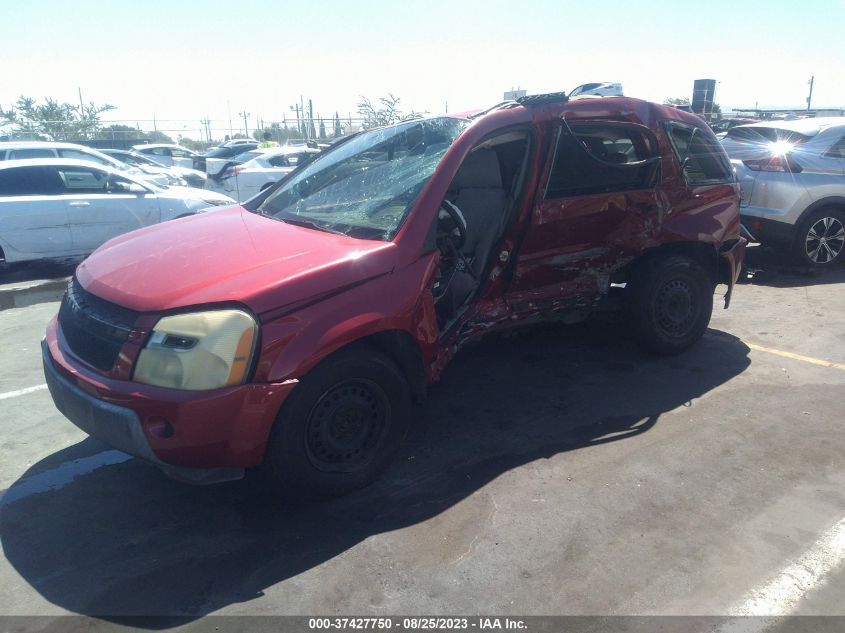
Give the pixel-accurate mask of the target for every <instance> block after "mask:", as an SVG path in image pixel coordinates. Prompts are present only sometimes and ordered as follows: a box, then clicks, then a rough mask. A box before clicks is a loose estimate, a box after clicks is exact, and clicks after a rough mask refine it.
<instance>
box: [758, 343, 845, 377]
mask: <svg viewBox="0 0 845 633" xmlns="http://www.w3.org/2000/svg"><path fill="white" fill-rule="evenodd" d="M743 342H744V343H745V344H746V345H747V346H748V347H749V348H751V349H753V350H757V351H758V352H766V353H767V354H775V355H777V356H783V357H784V358H791V359H792V360H800V361H804V362H805V363H810V364H811V365H819V366H820V367H832V368H833V369H843V370H845V365H843V364H842V363H833V362H831V361H829V360H821V359H820V358H813V357H812V356H803V355H801V354H793V353H792V352H785V351H783V350H780V349H774V348H772V347H765V346H763V345H757V344H756V343H749V342H748V341H743Z"/></svg>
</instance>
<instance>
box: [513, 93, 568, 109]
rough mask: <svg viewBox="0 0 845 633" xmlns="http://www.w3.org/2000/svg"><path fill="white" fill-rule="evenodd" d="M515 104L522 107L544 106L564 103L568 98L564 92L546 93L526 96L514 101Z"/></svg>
mask: <svg viewBox="0 0 845 633" xmlns="http://www.w3.org/2000/svg"><path fill="white" fill-rule="evenodd" d="M516 101H517V103H519V104H520V105H524V106H535V105H545V104H547V103H566V102H567V101H569V97H567V96H566V93H565V92H547V93H545V94H539V95H526V96H524V97H520V98H519V99H517V100H516Z"/></svg>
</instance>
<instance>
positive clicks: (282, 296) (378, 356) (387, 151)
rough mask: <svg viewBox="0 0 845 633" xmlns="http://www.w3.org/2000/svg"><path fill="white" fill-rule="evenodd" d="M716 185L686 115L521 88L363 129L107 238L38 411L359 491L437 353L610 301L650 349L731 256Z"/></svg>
mask: <svg viewBox="0 0 845 633" xmlns="http://www.w3.org/2000/svg"><path fill="white" fill-rule="evenodd" d="M739 230H740V225H739V207H738V186H737V184H736V182H735V178H734V174H733V171H732V170H731V167H730V163H729V161H728V158H727V156H726V155H725V154H724V152H723V150H722V148H721V146H720V144H719V143H718V141H717V140H716V138H715V137H714V135H713V133H712V132H711V131H710V130H709V129H708V127H707V125H706V124H705V123H704V122H703V121H702V120H701V119H699V118H697V117H695V116H693V115H691V114H687V113H685V112H681V111H680V110H677V109H675V108H672V107H664V106H661V105H656V104H653V103H647V102H644V101H639V100H636V99H628V98H621V97H620V98H616V97H613V98H601V99H599V98H596V99H582V100H573V101H567V99H566V97H565V96H563V95H539V96H534V97H528V98H523V99H522V100H521V101H520V102H506V103H502V104H499V105H497V106H495V107H493V108H490V109H489V110H485V111H483V112H477V113H473V114H464V115H449V116H443V117H433V118H426V119H417V120H412V121H408V122H404V123H400V124H397V125H393V126H390V127H385V128H380V129H375V130H370V131H367V132H364V133H361V134H358V135H355V136H353V137H351V138H349V139H348V140H346V141H344V142H342V143H339V144H337V145H336V146H335V147H333V148H332V149H331V150H329V151H327V152H326V153H325V154H323V155H322V156H320V157H319V158H317V159H316V160H314V161H312V162H311V163H309V164H307V165H304V166H302V167H301V168H299V169H298V170H296V171H295V172H293V173H292V174H290V175H288V176H287V177H285V178H284V179H283V180H282V181H280V182H279V183H277V185H275V186H274V187H273V188H271V189H270V190H269V191H267V192H265V193H263V194H261V195H259V196H258V197H256V198H253V199H251V200H249V201H248V202H246V203H245V204H244V205H243V206H235V207H231V208H227V209H223V210H220V211H216V212H214V213H206V214H202V215H200V216H196V217H191V218H186V219H183V220H175V221H172V222H168V223H165V224H162V225H157V226H152V227H149V228H145V229H141V230H140V231H135V232H133V233H130V234H128V235H124V236H122V237H119V238H117V239H114V240H112V241H111V242H108V243H107V244H106V245H104V246H103V247H101V248H100V249H99V250H97V251H96V252H95V253H94V254H93V255H91V256H90V257H89V258H88V259H87V260H86V261H85V262H84V263H83V264H81V265H80V266H79V268H78V269H77V271H76V275H75V277H74V278H73V280H72V281H71V283H70V285H69V288H68V291H67V294H66V296H65V297H64V299H63V301H62V304H61V309H60V311H59V314H58V316H57V318H56V319H54V320H53V321H52V322H51V323H50V325H49V327H48V330H47V336H46V339H45V342H44V345H43V352H44V368H45V373H46V376H47V382H48V384H49V387H50V392H51V394H52V396H53V400H54V401H55V403H56V405H57V407H58V408H59V409H60V410H61V411H62V412H63V413H64V414H65V415H66V416H67V417H68V418H70V420H71V421H72V422H74V423H75V424H76V425H77V426H79V427H80V428H82V429H83V430H85V431H86V432H88V433H90V434H91V435H93V436H94V437H97V438H99V439H101V440H103V441H104V442H106V443H107V444H110V445H112V446H114V447H116V448H118V449H120V450H123V451H126V452H128V453H131V454H132V455H136V456H138V457H140V458H142V459H145V460H147V461H150V462H153V463H155V464H157V465H158V466H159V467H161V468H162V469H163V470H164V471H166V472H167V473H169V474H171V475H173V476H175V477H177V478H181V479H185V480H190V481H194V482H210V481H219V480H222V479H230V478H235V477H238V476H241V475H242V474H243V472H244V469H246V468H250V467H255V466H262V467H263V468H264V470H265V471H266V473H267V475H268V476H269V477H270V478H271V479H272V480H273V481H274V482H275V483H276V484H277V485H278V486H279V487H280V488H281V489H282V490H283V491H284V492H286V493H288V494H295V495H309V496H325V495H332V494H340V493H343V492H346V491H349V490H351V489H354V488H357V487H360V486H363V485H366V484H367V483H369V482H370V481H372V480H373V479H374V478H375V477H376V476H377V474H378V473H379V472H380V471H381V470H382V469H384V467H385V466H386V465H387V464H388V462H389V460H390V458H391V456H392V455H393V454H394V453H395V451H396V449H397V447H398V446H399V444H400V442H401V440H402V438H403V436H404V435H405V431H406V429H407V427H408V424H409V421H410V419H411V406H412V404H411V403H412V401H413V400H418V399H421V398H423V396H424V395H425V393H426V387H427V385H429V384H430V383H432V382H434V381H436V380H437V379H438V377H439V376H440V374H441V372H442V371H443V369H444V367H445V366H446V365H447V364H448V363H449V361H450V360H451V359H452V357H453V356H454V354H455V352H456V351H457V350H458V349H459V348H460V347H461V346H462V345H463V344H465V343H467V342H468V341H470V340H472V339H476V338H478V337H480V336H483V335H484V334H486V333H487V332H492V331H496V330H500V329H503V328H508V327H512V326H514V325H516V324H527V323H533V322H536V321H538V320H554V321H560V322H566V323H572V322H575V321H580V320H583V319H586V318H587V317H588V316H589V315H590V314H592V313H594V312H596V311H605V310H618V311H622V312H623V313H624V314H625V322H626V323H627V324H629V325H630V328H631V330H632V332H633V334H634V336H635V337H636V338H637V339H638V340H639V341H640V342H641V343H642V345H643V346H644V347H645V348H647V349H648V350H650V351H653V352H657V353H676V352H680V351H682V350H685V349H687V348H688V347H689V346H691V345H692V344H693V343H695V342H696V341H697V340H698V339H699V338H700V337H701V336H702V334H703V332H704V331H705V329H706V327H707V324H708V322H709V319H710V313H711V310H712V306H713V293H714V288H715V285H716V284H717V283H720V282H721V283H724V284H727V286H728V292H727V294H726V297H725V307H727V305H728V301H729V299H730V294H731V293H730V290H731V288H732V287H733V284H734V282H735V281H736V277H737V273H738V270H739V269H740V265H741V262H742V257H743V253H744V249H745V241H744V240H743V239H742V238H741V237H740V235H739Z"/></svg>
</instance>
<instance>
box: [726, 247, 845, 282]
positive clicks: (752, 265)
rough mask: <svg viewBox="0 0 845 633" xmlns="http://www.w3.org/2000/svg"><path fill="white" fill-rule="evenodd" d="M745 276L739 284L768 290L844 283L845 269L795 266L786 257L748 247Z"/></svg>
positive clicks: (779, 253)
mask: <svg viewBox="0 0 845 633" xmlns="http://www.w3.org/2000/svg"><path fill="white" fill-rule="evenodd" d="M745 271H746V272H747V276H746V277H745V278H743V279H741V281H742V282H743V283H750V284H753V285H756V286H769V287H772V288H799V287H804V286H818V285H823V284H839V283H843V282H845V266H842V265H838V266H834V267H833V268H830V269H825V270H818V269H815V268H809V267H806V266H797V265H795V263H794V262H792V261H791V260H790V257H789V256H788V255H787V254H785V253H782V252H780V251H777V250H774V249H771V248H766V247H764V246H755V247H750V248H748V249H747V250H746V251H745Z"/></svg>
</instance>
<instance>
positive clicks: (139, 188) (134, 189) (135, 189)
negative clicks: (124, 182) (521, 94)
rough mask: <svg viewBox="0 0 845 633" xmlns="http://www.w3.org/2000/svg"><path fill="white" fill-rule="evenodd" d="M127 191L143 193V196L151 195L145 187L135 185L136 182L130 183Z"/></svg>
mask: <svg viewBox="0 0 845 633" xmlns="http://www.w3.org/2000/svg"><path fill="white" fill-rule="evenodd" d="M126 190H127V191H128V192H129V193H141V194H144V193H149V191H147V188H146V187H144V186H143V185H139V184H138V183H134V182H133V183H130V184H129V186H128V187H127V188H126Z"/></svg>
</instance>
